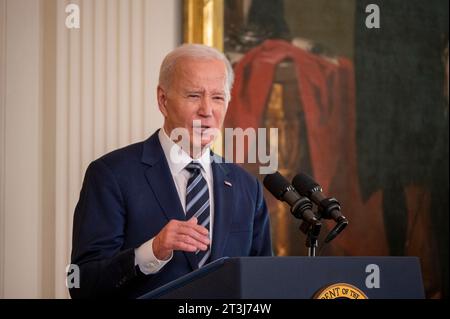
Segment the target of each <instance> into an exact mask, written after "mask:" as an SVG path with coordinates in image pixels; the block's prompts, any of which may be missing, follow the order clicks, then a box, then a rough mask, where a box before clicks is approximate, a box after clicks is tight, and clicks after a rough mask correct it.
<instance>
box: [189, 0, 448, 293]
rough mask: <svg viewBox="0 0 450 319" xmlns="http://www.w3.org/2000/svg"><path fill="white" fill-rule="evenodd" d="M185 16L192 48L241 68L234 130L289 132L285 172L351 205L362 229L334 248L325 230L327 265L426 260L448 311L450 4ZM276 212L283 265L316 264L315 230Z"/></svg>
mask: <svg viewBox="0 0 450 319" xmlns="http://www.w3.org/2000/svg"><path fill="white" fill-rule="evenodd" d="M184 10H185V14H184V28H185V29H184V32H185V33H184V34H185V39H184V40H185V42H196V43H204V44H207V45H210V46H214V47H216V48H218V49H219V50H222V51H223V52H224V53H225V55H226V56H227V57H228V59H229V60H230V61H231V62H232V64H233V66H234V70H235V75H236V81H235V85H234V87H233V90H232V99H231V102H230V105H229V109H228V112H227V117H226V119H225V127H232V128H234V127H240V128H242V129H244V130H245V129H247V128H271V127H274V128H277V129H278V171H280V172H281V173H282V174H283V175H284V176H286V177H287V178H288V179H291V178H292V177H294V176H295V175H296V174H297V173H299V172H304V173H307V174H309V175H311V176H312V177H313V178H314V179H315V180H316V181H317V182H318V183H319V184H320V185H321V186H322V188H323V192H324V193H325V194H326V195H327V196H330V197H331V196H332V197H336V198H337V199H338V200H339V202H340V204H341V209H342V212H343V214H344V215H345V216H346V217H347V218H348V219H349V221H350V224H349V226H348V227H347V228H346V229H345V230H344V231H343V232H342V233H341V234H340V235H339V236H338V237H336V238H335V239H334V240H333V241H332V242H331V243H329V244H324V243H323V239H324V237H325V236H326V235H327V233H328V232H329V231H330V230H331V229H332V228H333V227H334V225H335V224H334V221H333V220H328V219H326V216H321V217H323V218H324V220H323V222H324V228H323V230H322V234H321V237H319V242H320V245H319V253H320V254H322V255H357V256H358V255H359V256H361V255H380V256H383V255H392V256H403V255H408V256H419V257H420V258H421V261H422V268H423V269H422V270H423V274H424V283H425V288H426V293H427V297H432V298H434V297H436V298H439V297H448V252H449V247H448V243H449V240H448V239H449V226H448V225H449V223H448V211H449V206H448V190H449V179H448V166H449V165H448V153H449V152H448V151H449V147H448V145H449V143H448V129H449V128H448V123H449V119H448V113H449V112H448V109H449V101H448V1H446V0H435V1H430V2H423V1H420V0H410V1H395V2H392V1H389V2H386V1H380V0H376V1H372V0H371V1H369V0H359V1H357V0H346V1H335V0H253V1H252V0H224V1H214V0H209V1H207V0H186V1H185V2H184ZM244 155H245V154H244ZM243 166H244V167H245V168H246V169H247V170H249V171H250V172H252V173H253V174H254V175H255V176H257V177H258V178H259V179H260V180H261V179H262V178H263V176H261V174H259V173H258V171H257V170H256V169H255V167H256V166H255V165H252V164H250V163H244V164H243ZM265 198H266V200H267V204H268V206H269V210H270V212H271V225H272V235H273V247H274V252H275V254H276V255H279V256H285V255H306V251H307V248H306V247H305V246H304V239H305V238H304V235H303V234H301V233H300V232H299V230H298V228H299V224H300V223H301V221H297V220H295V219H293V218H292V216H291V214H290V212H289V210H288V208H287V207H286V205H284V204H283V203H281V202H279V201H277V200H276V199H275V198H274V197H272V196H271V195H270V194H269V193H266V196H265ZM317 214H319V215H320V214H321V212H320V211H317Z"/></svg>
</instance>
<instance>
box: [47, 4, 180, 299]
mask: <svg viewBox="0 0 450 319" xmlns="http://www.w3.org/2000/svg"><path fill="white" fill-rule="evenodd" d="M68 3H69V2H68V1H66V0H63V1H58V2H57V6H58V8H57V41H56V42H57V44H56V46H57V53H56V55H57V81H56V86H57V87H56V95H57V99H56V101H57V102H56V103H57V106H56V108H57V115H56V118H57V125H56V163H57V164H56V187H55V188H56V189H55V207H56V212H55V218H56V219H55V227H56V229H55V233H56V236H55V238H56V248H55V249H56V251H55V258H56V260H55V276H56V277H55V293H56V296H57V297H62V298H64V297H67V296H68V294H67V289H66V287H65V277H64V270H65V266H66V265H67V264H68V263H69V261H70V250H71V236H72V221H73V212H74V209H75V205H76V203H77V200H78V196H79V191H80V188H81V183H82V179H83V176H84V173H85V170H86V167H87V166H88V164H89V163H90V162H91V161H92V160H94V159H95V158H98V157H99V156H101V155H103V154H105V153H106V152H108V151H111V150H113V149H116V148H118V147H122V146H125V145H128V144H130V143H133V142H137V141H141V140H144V139H146V138H147V137H148V136H149V134H150V133H153V131H154V130H156V129H157V128H158V127H160V126H161V124H162V117H161V115H160V113H159V110H158V108H157V103H156V86H157V78H158V73H159V65H160V63H161V61H162V58H163V57H164V55H165V54H167V53H168V52H169V51H170V50H171V49H173V48H174V47H175V46H177V45H178V44H179V43H180V40H181V38H180V37H181V28H180V25H181V2H180V0H170V1H154V0H130V1H127V0H107V1H105V0H95V1H92V0H78V1H76V0H70V3H74V4H78V5H79V6H80V12H81V28H80V29H70V30H69V29H67V28H65V27H62V26H64V21H65V18H66V13H65V11H64V9H65V6H66V4H68Z"/></svg>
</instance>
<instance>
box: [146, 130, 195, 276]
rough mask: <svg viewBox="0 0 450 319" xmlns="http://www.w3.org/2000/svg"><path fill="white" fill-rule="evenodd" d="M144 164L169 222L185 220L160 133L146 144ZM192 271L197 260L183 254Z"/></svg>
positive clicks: (187, 254) (150, 182)
mask: <svg viewBox="0 0 450 319" xmlns="http://www.w3.org/2000/svg"><path fill="white" fill-rule="evenodd" d="M142 162H143V163H145V164H148V165H149V168H148V169H147V170H146V171H145V177H146V178H147V181H148V183H149V185H150V188H151V189H152V191H153V193H154V194H155V197H156V200H157V201H158V203H159V205H160V206H161V208H162V211H163V212H164V215H165V216H166V217H167V220H168V221H169V220H172V219H176V220H185V219H186V215H185V214H184V211H183V207H182V206H181V203H180V198H179V196H178V192H177V189H176V187H175V182H174V180H173V178H172V175H171V174H170V169H169V165H168V164H167V160H166V157H165V156H164V152H163V150H162V147H161V144H160V142H159V138H158V131H157V132H156V133H155V134H153V135H152V136H151V137H150V138H149V139H148V140H147V141H145V143H144V150H143V155H142ZM183 253H184V255H185V256H186V258H187V259H188V261H189V264H190V265H191V267H192V269H196V268H198V267H197V260H196V258H195V256H194V254H193V253H189V252H183Z"/></svg>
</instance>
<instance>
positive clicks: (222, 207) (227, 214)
mask: <svg viewBox="0 0 450 319" xmlns="http://www.w3.org/2000/svg"><path fill="white" fill-rule="evenodd" d="M212 171H213V179H214V226H213V227H214V231H213V241H212V248H211V260H216V259H218V258H220V257H223V251H224V249H225V245H226V241H227V238H228V233H229V231H230V228H231V221H232V216H231V212H232V210H231V203H232V202H233V197H234V196H233V193H234V189H233V186H232V180H231V179H230V176H229V172H228V169H227V168H226V165H225V164H223V163H219V162H217V161H215V160H214V161H213V162H212ZM225 182H226V183H225Z"/></svg>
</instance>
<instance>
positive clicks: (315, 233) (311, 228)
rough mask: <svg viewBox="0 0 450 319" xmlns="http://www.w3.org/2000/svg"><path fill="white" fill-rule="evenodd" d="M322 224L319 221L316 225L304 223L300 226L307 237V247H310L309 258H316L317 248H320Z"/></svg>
mask: <svg viewBox="0 0 450 319" xmlns="http://www.w3.org/2000/svg"><path fill="white" fill-rule="evenodd" d="M321 228H322V224H321V223H320V222H319V221H317V222H315V223H314V224H310V223H308V222H305V221H303V223H302V224H301V225H300V230H301V231H302V232H303V233H304V234H305V235H306V243H305V245H306V247H308V256H309V257H315V256H316V247H317V246H318V241H317V239H318V238H319V234H320V229H321Z"/></svg>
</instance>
